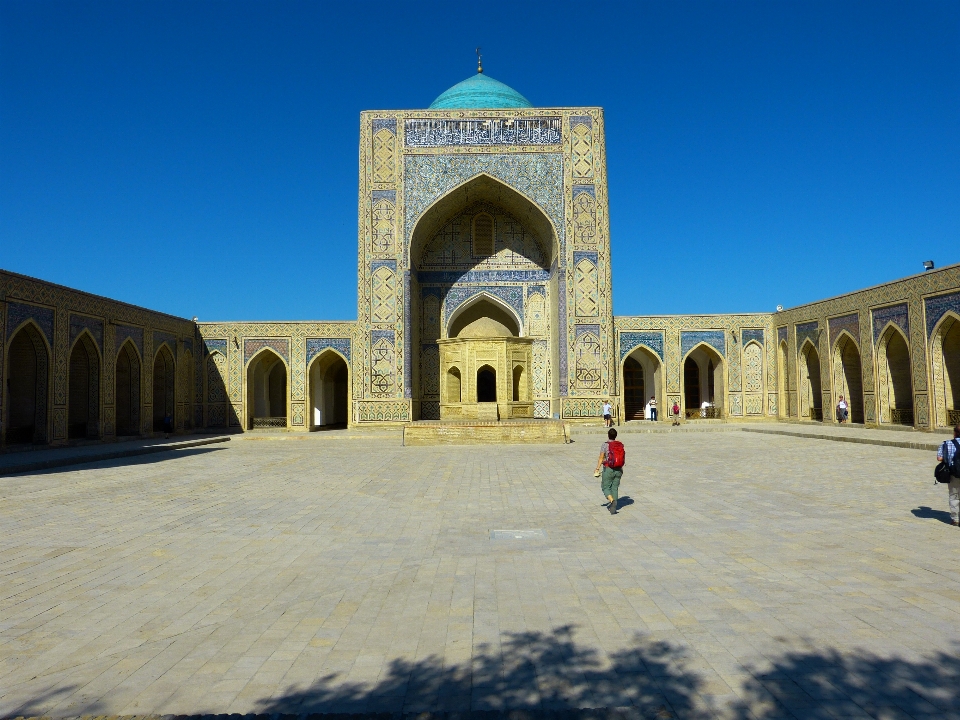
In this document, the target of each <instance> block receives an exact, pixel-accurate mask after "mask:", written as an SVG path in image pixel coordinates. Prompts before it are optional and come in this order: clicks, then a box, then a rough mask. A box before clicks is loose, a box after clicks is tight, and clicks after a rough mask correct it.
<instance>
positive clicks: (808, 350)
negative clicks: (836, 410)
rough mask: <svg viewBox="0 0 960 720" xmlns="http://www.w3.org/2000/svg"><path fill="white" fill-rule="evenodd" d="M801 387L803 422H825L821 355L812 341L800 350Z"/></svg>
mask: <svg viewBox="0 0 960 720" xmlns="http://www.w3.org/2000/svg"><path fill="white" fill-rule="evenodd" d="M798 375H799V379H800V387H799V388H798V393H797V394H798V395H799V399H800V419H801V420H817V421H822V420H823V392H822V386H823V385H822V382H821V376H820V353H818V352H817V348H815V347H814V345H813V343H812V342H810V340H806V341H805V342H804V343H803V347H801V348H800V362H799V364H798Z"/></svg>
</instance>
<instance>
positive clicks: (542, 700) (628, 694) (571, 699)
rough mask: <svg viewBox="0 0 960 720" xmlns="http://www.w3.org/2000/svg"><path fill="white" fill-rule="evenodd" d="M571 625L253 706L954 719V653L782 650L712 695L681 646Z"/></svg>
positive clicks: (957, 703)
mask: <svg viewBox="0 0 960 720" xmlns="http://www.w3.org/2000/svg"><path fill="white" fill-rule="evenodd" d="M573 631H574V628H573V627H571V626H564V627H560V628H556V629H555V630H553V631H552V632H549V633H538V632H527V633H514V634H510V635H507V636H506V637H505V638H504V640H503V641H502V642H501V644H500V645H499V646H492V645H490V646H483V647H480V648H479V649H478V651H475V652H474V654H473V657H472V660H471V659H465V660H464V661H463V662H462V663H454V664H450V663H444V662H443V660H442V659H441V658H439V657H428V658H424V659H422V660H416V661H411V660H403V659H397V660H393V661H392V662H391V663H390V664H389V665H388V666H387V668H386V671H385V672H381V673H380V675H379V679H378V680H376V681H375V682H371V683H364V682H361V681H347V680H346V679H344V678H341V677H339V676H337V675H335V674H330V675H326V676H324V677H322V678H320V679H319V680H318V681H317V682H316V683H314V684H313V685H312V686H310V687H308V688H305V689H298V688H289V689H288V690H287V691H286V692H284V693H282V694H280V695H278V696H275V697H273V698H270V699H264V700H262V701H260V703H258V709H257V712H259V713H267V714H272V713H281V714H297V715H306V714H310V713H384V712H387V713H422V712H429V713H434V714H438V713H470V712H490V711H494V712H497V711H499V712H501V713H502V712H505V711H526V712H525V713H524V714H523V715H516V717H517V718H530V719H532V718H544V717H546V718H551V719H552V720H559V719H560V718H562V717H563V715H559V714H557V713H560V712H564V711H566V712H569V711H573V710H577V711H578V712H576V713H572V714H570V715H569V717H571V718H581V720H582V719H583V718H594V717H603V715H598V714H597V713H598V712H599V711H604V712H614V711H615V712H614V715H615V716H618V717H619V716H622V715H624V713H627V716H631V717H637V716H639V717H642V718H657V719H660V720H662V719H665V718H671V717H672V718H683V719H685V720H701V719H705V718H733V719H735V720H779V719H780V718H800V719H806V718H827V717H830V718H836V717H863V718H865V717H872V718H888V717H891V718H893V717H907V716H909V717H920V716H924V717H931V718H932V717H934V716H936V717H937V718H944V717H953V718H960V654H958V653H943V652H941V653H937V654H933V655H930V656H928V657H926V658H921V659H920V660H917V661H911V660H906V659H903V658H896V657H880V656H877V655H873V654H870V653H856V654H851V653H841V652H838V651H836V650H816V649H814V650H810V651H800V652H788V653H786V654H784V655H783V656H781V657H779V658H773V659H771V660H770V661H769V662H767V663H765V664H764V665H763V666H762V667H760V666H758V667H750V666H746V667H743V668H742V670H741V671H740V673H737V674H738V676H739V677H741V678H746V679H745V680H741V681H740V682H739V684H737V686H736V687H731V688H730V691H729V692H724V691H723V690H722V689H717V687H716V685H715V684H714V683H712V682H707V680H706V679H705V675H702V674H701V673H699V672H697V671H696V670H694V669H692V667H691V666H692V665H693V662H692V661H693V660H694V658H695V653H694V652H693V651H691V650H688V649H685V648H682V647H678V646H674V645H671V644H669V643H665V642H656V641H652V640H649V639H648V638H645V637H644V636H640V635H638V636H637V637H636V638H635V639H634V642H633V645H632V647H631V648H630V649H628V650H624V651H622V652H618V653H615V654H613V655H611V656H609V657H608V658H604V657H602V656H601V654H600V653H599V652H598V651H597V650H595V649H593V648H590V647H586V646H583V645H580V644H578V643H576V642H575V641H574V639H573ZM696 660H700V661H701V662H702V659H701V658H696ZM711 677H712V678H714V680H715V678H716V677H717V676H716V675H713V674H712V673H711ZM731 682H732V680H731ZM586 708H592V709H594V710H593V711H591V712H586V711H585V710H584V709H586ZM951 713H952V714H951ZM458 717H459V718H460V719H461V720H465V719H466V715H460V716H458Z"/></svg>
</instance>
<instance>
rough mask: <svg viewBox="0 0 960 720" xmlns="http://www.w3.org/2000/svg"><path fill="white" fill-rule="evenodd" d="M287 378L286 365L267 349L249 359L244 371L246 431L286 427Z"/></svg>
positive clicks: (287, 423) (287, 424) (287, 413)
mask: <svg viewBox="0 0 960 720" xmlns="http://www.w3.org/2000/svg"><path fill="white" fill-rule="evenodd" d="M288 378H289V372H288V368H287V364H286V363H285V362H284V360H283V358H281V357H280V356H279V355H277V353H275V352H274V351H273V350H271V349H270V348H263V349H261V350H260V351H259V352H258V353H257V354H256V355H254V356H253V357H252V358H250V361H249V362H248V363H247V372H246V380H247V382H246V385H247V387H246V400H247V402H246V411H247V429H249V430H255V429H266V428H286V427H288V426H289V420H288V418H289V411H288V408H289V402H288V387H289V384H290V383H289V381H288Z"/></svg>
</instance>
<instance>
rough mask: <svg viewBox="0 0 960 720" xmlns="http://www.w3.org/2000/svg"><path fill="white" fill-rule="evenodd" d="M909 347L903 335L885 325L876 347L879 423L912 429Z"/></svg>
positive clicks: (898, 329)
mask: <svg viewBox="0 0 960 720" xmlns="http://www.w3.org/2000/svg"><path fill="white" fill-rule="evenodd" d="M911 368H912V365H911V362H910V343H909V342H908V340H907V338H906V336H905V335H904V334H903V331H902V330H901V329H900V328H899V327H897V326H896V325H895V324H893V323H888V324H887V326H886V327H885V328H884V329H883V332H882V333H881V334H880V341H879V342H878V343H877V401H878V404H879V407H880V413H879V416H880V422H881V423H889V424H893V425H913V377H912V375H913V373H912V371H911Z"/></svg>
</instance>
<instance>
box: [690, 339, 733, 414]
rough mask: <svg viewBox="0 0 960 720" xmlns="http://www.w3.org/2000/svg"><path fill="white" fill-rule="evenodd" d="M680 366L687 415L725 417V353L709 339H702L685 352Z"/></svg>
mask: <svg viewBox="0 0 960 720" xmlns="http://www.w3.org/2000/svg"><path fill="white" fill-rule="evenodd" d="M681 367H682V368H683V372H682V373H681V392H680V396H681V398H682V401H681V402H682V403H683V408H682V412H683V413H684V415H685V417H687V418H692V419H693V418H721V417H723V398H724V394H725V386H724V381H723V379H724V362H723V356H722V355H721V354H720V353H719V352H717V350H716V349H715V348H713V347H712V346H711V345H709V344H708V343H705V342H701V343H699V344H698V345H696V346H695V347H694V348H692V349H691V350H690V352H688V353H687V354H686V355H685V356H684V358H683V363H682V364H681ZM704 403H706V404H707V405H706V407H705V406H704Z"/></svg>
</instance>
